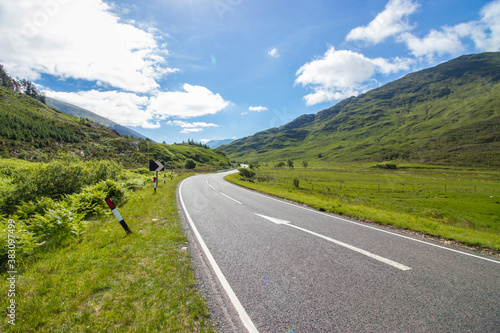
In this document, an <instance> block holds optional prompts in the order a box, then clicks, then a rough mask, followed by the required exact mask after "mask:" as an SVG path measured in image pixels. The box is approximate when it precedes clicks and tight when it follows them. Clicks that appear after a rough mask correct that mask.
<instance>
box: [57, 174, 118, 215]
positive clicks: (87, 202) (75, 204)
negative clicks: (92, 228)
mask: <svg viewBox="0 0 500 333" xmlns="http://www.w3.org/2000/svg"><path fill="white" fill-rule="evenodd" d="M106 198H111V199H112V200H113V203H114V204H115V205H120V204H123V202H124V201H125V200H126V198H127V189H125V188H124V187H123V186H121V185H119V184H118V183H117V182H115V181H114V180H106V181H103V182H100V183H98V184H96V185H92V186H86V187H84V188H83V189H82V191H81V192H80V193H75V194H72V195H70V196H67V197H66V200H65V201H66V202H67V203H68V206H69V207H71V209H72V210H74V211H75V212H77V213H79V214H83V216H84V217H89V216H92V215H99V214H102V213H103V212H105V211H106V210H107V207H108V206H107V204H106V201H105V200H106Z"/></svg>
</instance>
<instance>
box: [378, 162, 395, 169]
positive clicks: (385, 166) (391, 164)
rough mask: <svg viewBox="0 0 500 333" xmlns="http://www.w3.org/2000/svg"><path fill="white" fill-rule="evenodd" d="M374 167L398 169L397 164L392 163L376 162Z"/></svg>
mask: <svg viewBox="0 0 500 333" xmlns="http://www.w3.org/2000/svg"><path fill="white" fill-rule="evenodd" d="M376 167H377V168H379V169H389V170H396V169H398V166H397V165H396V164H394V163H385V164H377V165H376Z"/></svg>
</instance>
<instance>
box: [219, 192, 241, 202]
mask: <svg viewBox="0 0 500 333" xmlns="http://www.w3.org/2000/svg"><path fill="white" fill-rule="evenodd" d="M220 194H222V195H223V196H225V197H226V198H228V199H231V200H233V201H234V202H236V203H238V204H240V205H243V204H242V203H241V202H239V201H238V200H236V199H233V198H231V197H230V196H229V195H227V194H224V193H222V192H220Z"/></svg>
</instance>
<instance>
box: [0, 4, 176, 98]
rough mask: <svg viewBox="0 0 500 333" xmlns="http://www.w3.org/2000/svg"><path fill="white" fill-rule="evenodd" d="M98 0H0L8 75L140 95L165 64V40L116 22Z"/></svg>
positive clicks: (153, 85)
mask: <svg viewBox="0 0 500 333" xmlns="http://www.w3.org/2000/svg"><path fill="white" fill-rule="evenodd" d="M111 10H112V7H110V6H109V5H108V4H106V3H104V2H103V1H102V0H85V1H76V0H47V1H38V0H5V1H1V2H0V16H1V17H0V35H1V36H3V38H1V39H0V62H2V63H3V64H4V65H5V66H6V67H7V68H9V71H10V72H11V73H12V74H13V75H19V76H22V77H25V78H27V79H31V80H36V79H38V78H39V77H40V74H42V73H43V74H49V75H53V76H56V77H59V78H61V79H67V78H74V79H83V80H88V81H100V82H102V83H104V84H105V85H109V86H112V87H115V88H119V89H123V90H127V91H131V92H137V93H144V92H150V91H153V90H155V89H157V88H158V87H159V85H158V83H157V80H158V79H159V78H160V77H162V76H163V75H166V74H169V73H172V72H176V71H177V69H174V68H168V67H167V66H166V62H165V56H166V55H167V54H168V51H167V49H166V48H165V46H164V45H165V44H164V43H163V42H161V38H162V37H160V36H159V35H158V34H156V33H155V31H154V30H148V31H146V30H141V29H139V28H137V27H135V26H134V25H132V24H130V23H123V22H120V19H119V17H117V16H116V15H115V14H113V13H112V12H111Z"/></svg>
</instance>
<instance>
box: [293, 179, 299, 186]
mask: <svg viewBox="0 0 500 333" xmlns="http://www.w3.org/2000/svg"><path fill="white" fill-rule="evenodd" d="M293 186H294V187H296V188H299V179H297V178H295V179H294V180H293Z"/></svg>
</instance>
